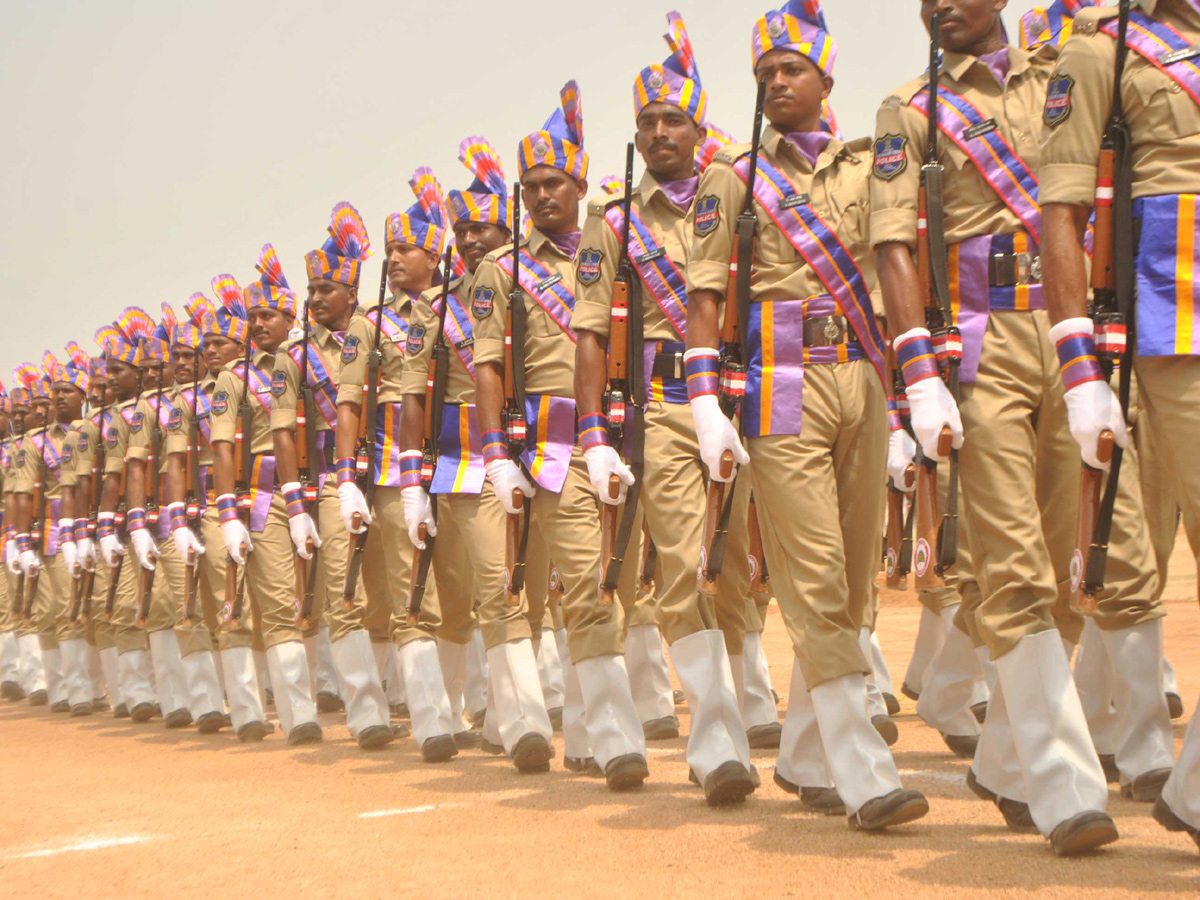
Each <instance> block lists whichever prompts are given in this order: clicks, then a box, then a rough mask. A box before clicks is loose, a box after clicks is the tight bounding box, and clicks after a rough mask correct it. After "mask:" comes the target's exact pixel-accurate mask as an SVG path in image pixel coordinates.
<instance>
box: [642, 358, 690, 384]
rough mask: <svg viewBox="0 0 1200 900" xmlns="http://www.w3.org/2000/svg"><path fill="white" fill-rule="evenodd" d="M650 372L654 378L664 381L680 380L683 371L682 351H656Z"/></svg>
mask: <svg viewBox="0 0 1200 900" xmlns="http://www.w3.org/2000/svg"><path fill="white" fill-rule="evenodd" d="M650 374H651V375H652V376H653V377H654V378H662V379H664V380H666V381H681V380H682V379H683V377H684V373H683V353H682V352H681V353H657V354H655V357H654V365H653V366H652V367H651V371H650Z"/></svg>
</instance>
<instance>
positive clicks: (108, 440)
mask: <svg viewBox="0 0 1200 900" xmlns="http://www.w3.org/2000/svg"><path fill="white" fill-rule="evenodd" d="M104 443H105V445H107V446H109V447H115V446H117V429H115V428H113V427H111V426H110V427H109V428H107V429H106V430H105V432H104Z"/></svg>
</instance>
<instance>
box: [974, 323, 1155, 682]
mask: <svg viewBox="0 0 1200 900" xmlns="http://www.w3.org/2000/svg"><path fill="white" fill-rule="evenodd" d="M960 410H961V412H962V421H963V429H964V433H965V437H966V440H965V443H964V444H963V448H962V451H961V457H960V458H961V469H960V477H961V479H962V489H963V512H964V515H965V518H966V519H967V521H968V527H969V528H970V529H971V532H972V548H971V549H972V551H973V552H974V554H975V571H976V574H977V576H978V577H979V579H980V581H981V582H982V588H983V591H984V596H983V601H982V604H981V606H980V615H981V623H982V629H983V636H984V639H985V641H986V642H987V644H988V648H989V650H990V651H991V656H992V659H997V658H999V657H1001V656H1003V655H1004V654H1005V653H1007V652H1008V651H1010V650H1012V649H1013V647H1014V646H1016V644H1017V642H1018V641H1019V640H1020V639H1021V638H1023V637H1026V636H1028V635H1033V634H1038V633H1040V632H1043V631H1048V630H1050V629H1051V628H1055V627H1056V626H1057V627H1058V629H1059V631H1060V632H1061V634H1062V636H1063V637H1064V638H1065V639H1066V640H1068V641H1070V642H1072V643H1077V642H1078V641H1079V635H1080V632H1081V631H1082V627H1083V622H1082V618H1081V617H1080V616H1078V615H1077V614H1075V613H1073V612H1071V611H1070V610H1069V608H1068V603H1069V596H1070V561H1071V556H1072V553H1073V551H1074V544H1075V519H1076V512H1077V510H1078V504H1079V473H1080V459H1079V447H1078V445H1077V444H1076V443H1075V441H1074V439H1072V437H1071V435H1070V432H1069V430H1068V427H1067V413H1066V407H1065V404H1064V402H1063V391H1062V381H1061V375H1060V373H1059V366H1058V360H1057V356H1056V354H1055V350H1054V345H1053V343H1052V342H1051V341H1050V339H1049V319H1048V317H1047V315H1046V313H1045V312H1044V311H1037V312H1032V313H1030V312H993V313H992V314H991V316H990V318H989V321H988V325H987V332H986V335H985V337H984V341H983V353H982V356H981V359H980V364H979V375H978V378H977V380H976V381H975V382H974V383H973V384H965V385H963V386H962V399H961V403H960ZM1132 457H1133V454H1129V455H1128V456H1127V457H1126V463H1127V464H1128V465H1129V469H1128V470H1126V472H1125V473H1123V475H1125V474H1128V477H1122V478H1121V487H1122V494H1121V497H1120V498H1119V502H1118V504H1117V509H1116V513H1115V515H1114V521H1113V535H1112V540H1111V543H1110V551H1109V557H1108V577H1107V584H1108V587H1107V588H1106V589H1105V591H1104V592H1103V593H1102V595H1101V597H1100V603H1099V612H1098V614H1097V617H1096V621H1097V624H1098V625H1100V627H1102V628H1105V627H1129V626H1132V625H1135V624H1137V623H1138V622H1141V621H1148V620H1150V619H1153V618H1156V617H1158V616H1160V615H1162V609H1161V605H1160V604H1158V603H1156V602H1155V601H1154V600H1153V597H1154V595H1155V593H1156V590H1157V588H1156V585H1155V583H1154V582H1155V580H1156V575H1155V573H1154V560H1153V557H1152V556H1151V555H1150V552H1149V543H1148V540H1147V538H1146V523H1145V519H1144V517H1143V515H1142V510H1141V498H1140V489H1139V486H1138V480H1137V474H1136V462H1135V461H1134V460H1133V458H1132ZM1030 486H1032V487H1033V490H1030V489H1029V488H1030Z"/></svg>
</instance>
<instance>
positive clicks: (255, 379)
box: [233, 361, 274, 438]
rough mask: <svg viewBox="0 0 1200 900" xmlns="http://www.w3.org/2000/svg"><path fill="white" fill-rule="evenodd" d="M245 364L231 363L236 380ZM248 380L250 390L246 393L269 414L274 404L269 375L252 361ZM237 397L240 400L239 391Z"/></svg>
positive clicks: (238, 378) (239, 377)
mask: <svg viewBox="0 0 1200 900" xmlns="http://www.w3.org/2000/svg"><path fill="white" fill-rule="evenodd" d="M245 365H246V364H245V362H244V361H241V362H237V363H234V365H233V374H234V377H236V378H237V380H238V381H241V380H242V378H243V371H244V369H245ZM249 382H250V390H249V391H248V393H249V394H250V396H252V397H254V399H256V400H257V401H258V405H259V406H261V407H262V408H263V410H264V411H265V412H266V413H267V415H268V416H269V415H270V414H271V407H272V406H273V405H274V400H273V398H272V396H271V376H270V375H268V374H267V373H266V372H264V371H263V370H262V369H260V368H259V367H258V366H256V365H255V364H254V363H250V376H249ZM238 399H239V401H240V400H241V393H239V394H238ZM248 437H249V435H247V438H248Z"/></svg>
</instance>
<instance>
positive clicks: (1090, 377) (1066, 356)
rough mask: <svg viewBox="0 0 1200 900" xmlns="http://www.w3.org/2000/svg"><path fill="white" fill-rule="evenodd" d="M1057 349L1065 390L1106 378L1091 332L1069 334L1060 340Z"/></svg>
mask: <svg viewBox="0 0 1200 900" xmlns="http://www.w3.org/2000/svg"><path fill="white" fill-rule="evenodd" d="M1055 349H1056V350H1057V351H1058V364H1059V367H1060V368H1061V369H1062V381H1063V389H1064V390H1068V391H1069V390H1071V388H1073V387H1077V386H1078V385H1081V384H1083V383H1085V382H1088V381H1103V380H1104V372H1102V371H1101V369H1100V360H1098V359H1097V358H1096V343H1095V341H1094V340H1093V339H1092V336H1091V335H1090V334H1068V335H1066V336H1065V337H1063V338H1062V339H1061V340H1059V342H1058V344H1057V345H1056V347H1055Z"/></svg>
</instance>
